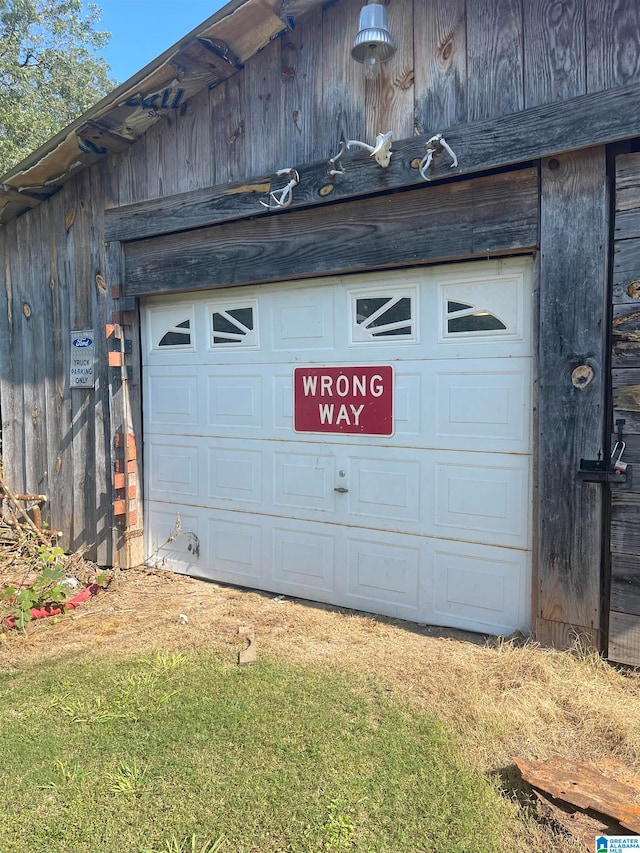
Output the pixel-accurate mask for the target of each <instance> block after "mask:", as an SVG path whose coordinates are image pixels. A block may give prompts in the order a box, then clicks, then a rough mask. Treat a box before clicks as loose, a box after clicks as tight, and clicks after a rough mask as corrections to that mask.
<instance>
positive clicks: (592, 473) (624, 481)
mask: <svg viewBox="0 0 640 853" xmlns="http://www.w3.org/2000/svg"><path fill="white" fill-rule="evenodd" d="M616 426H617V427H618V435H617V439H616V442H615V444H614V446H613V450H612V451H611V458H610V459H581V460H580V469H579V471H578V479H579V480H583V481H585V482H587V483H617V484H620V485H624V486H626V488H627V489H630V488H631V470H632V466H631V465H629V464H628V463H627V462H624V461H623V459H622V454H623V453H624V451H625V448H626V446H627V445H626V442H625V440H624V438H623V437H622V427H623V426H624V419H623V418H620V419H619V420H617V421H616Z"/></svg>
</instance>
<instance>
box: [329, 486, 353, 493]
mask: <svg viewBox="0 0 640 853" xmlns="http://www.w3.org/2000/svg"><path fill="white" fill-rule="evenodd" d="M333 491H334V492H340V494H341V495H344V494H345V493H346V492H348V491H349V489H347V488H345V487H344V486H336V487H335V489H334V490H333Z"/></svg>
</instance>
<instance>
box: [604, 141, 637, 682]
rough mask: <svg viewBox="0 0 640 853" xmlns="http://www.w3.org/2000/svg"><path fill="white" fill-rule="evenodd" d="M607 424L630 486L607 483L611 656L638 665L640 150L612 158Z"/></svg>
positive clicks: (621, 661)
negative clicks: (618, 428)
mask: <svg viewBox="0 0 640 853" xmlns="http://www.w3.org/2000/svg"><path fill="white" fill-rule="evenodd" d="M614 233H615V243H614V268H613V312H612V314H613V316H612V323H613V331H612V360H611V361H612V371H611V378H612V382H611V385H612V399H613V417H612V423H611V427H612V430H615V422H616V420H618V419H620V418H624V421H625V423H624V426H623V430H624V436H625V440H626V442H627V446H626V448H625V452H624V455H623V460H624V461H626V462H628V463H629V464H630V465H632V467H633V473H632V482H631V488H628V487H622V486H617V485H615V486H612V487H611V599H610V609H609V657H610V658H611V660H614V661H619V662H620V663H627V664H632V665H634V666H640V334H639V331H640V154H625V155H622V156H619V157H617V158H616V212H615V232H614Z"/></svg>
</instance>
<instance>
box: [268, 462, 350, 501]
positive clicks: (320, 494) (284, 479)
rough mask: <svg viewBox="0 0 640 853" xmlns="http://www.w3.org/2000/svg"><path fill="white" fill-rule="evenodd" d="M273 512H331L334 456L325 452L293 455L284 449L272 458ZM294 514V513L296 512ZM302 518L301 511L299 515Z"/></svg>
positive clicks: (333, 495)
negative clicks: (305, 509)
mask: <svg viewBox="0 0 640 853" xmlns="http://www.w3.org/2000/svg"><path fill="white" fill-rule="evenodd" d="M273 466H274V494H273V508H274V511H275V512H278V511H280V512H282V511H286V512H287V514H290V513H291V510H292V509H293V510H294V514H297V513H300V511H301V508H312V509H320V510H325V511H327V512H333V510H334V508H335V496H336V493H335V492H334V490H333V489H334V485H333V484H334V482H335V479H336V464H335V457H334V455H333V454H329V453H327V452H326V451H323V452H312V453H295V452H292V451H291V450H289V449H285V448H283V449H282V451H276V452H275V453H274V454H273ZM296 510H297V512H296ZM301 514H304V509H302V513H301Z"/></svg>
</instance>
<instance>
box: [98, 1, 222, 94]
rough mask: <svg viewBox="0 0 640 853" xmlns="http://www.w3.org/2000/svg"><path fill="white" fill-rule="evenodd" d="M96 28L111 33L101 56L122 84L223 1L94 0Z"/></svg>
mask: <svg viewBox="0 0 640 853" xmlns="http://www.w3.org/2000/svg"><path fill="white" fill-rule="evenodd" d="M95 2H96V5H97V6H98V8H99V9H101V10H102V20H101V23H100V24H99V27H98V29H101V30H107V31H108V32H110V33H111V41H110V43H109V46H108V47H107V49H106V50H105V51H104V54H103V55H104V57H105V59H106V60H107V62H108V63H109V65H110V66H111V73H112V76H113V77H115V78H116V79H117V81H118V82H119V83H124V81H125V80H128V79H129V77H132V76H133V75H134V74H135V73H136V71H140V69H141V68H144V66H145V65H146V64H147V63H148V62H151V60H153V59H155V58H156V57H157V56H159V55H160V54H161V53H162V52H163V51H165V50H166V49H167V48H168V47H171V45H173V44H175V43H176V42H177V41H179V40H180V39H181V38H182V37H183V36H185V35H186V34H187V33H188V32H190V31H191V30H192V29H193V28H194V27H196V26H198V24H201V23H202V22H203V21H204V20H206V19H207V18H208V17H210V16H211V15H213V13H214V12H216V11H217V10H218V9H219V8H220V7H221V6H224V5H225V2H226V0H224V2H223V0H101V2H100V0H95Z"/></svg>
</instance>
